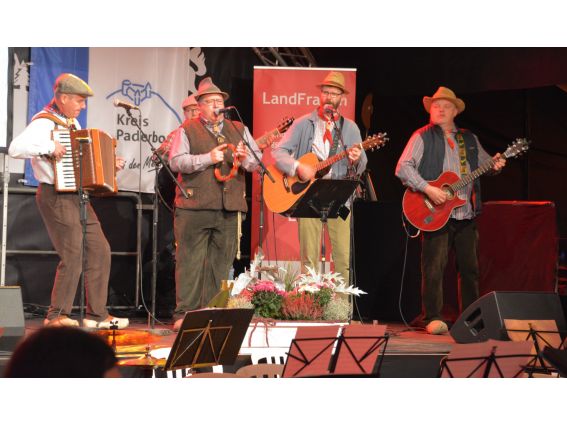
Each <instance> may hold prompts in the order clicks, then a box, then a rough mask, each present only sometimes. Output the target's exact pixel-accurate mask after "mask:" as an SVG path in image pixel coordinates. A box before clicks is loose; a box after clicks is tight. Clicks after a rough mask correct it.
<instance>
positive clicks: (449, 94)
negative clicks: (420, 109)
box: [423, 87, 465, 114]
mask: <svg viewBox="0 0 567 425" xmlns="http://www.w3.org/2000/svg"><path fill="white" fill-rule="evenodd" d="M437 99H444V100H448V101H449V102H451V103H452V104H453V105H455V106H456V107H457V113H458V114H460V113H461V112H463V111H464V110H465V102H463V101H462V100H461V99H459V98H458V97H457V96H455V93H454V92H453V90H451V89H448V88H447V87H439V88H438V89H437V91H436V92H435V94H434V95H433V96H431V97H429V96H424V97H423V106H424V107H425V110H426V111H427V112H428V113H429V110H430V109H431V104H432V103H433V101H434V100H437Z"/></svg>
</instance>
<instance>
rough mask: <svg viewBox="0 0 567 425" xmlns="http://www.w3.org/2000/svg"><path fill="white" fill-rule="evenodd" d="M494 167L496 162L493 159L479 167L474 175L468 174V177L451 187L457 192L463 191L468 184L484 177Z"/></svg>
mask: <svg viewBox="0 0 567 425" xmlns="http://www.w3.org/2000/svg"><path fill="white" fill-rule="evenodd" d="M493 166H494V160H493V159H492V158H490V159H489V160H488V161H486V162H485V163H484V164H482V165H481V166H480V167H478V168H477V169H476V170H474V171H473V172H472V173H470V174H467V175H466V176H464V177H463V178H461V179H460V180H459V181H458V182H455V183H453V184H452V185H451V188H452V189H453V190H455V191H457V190H461V189H462V188H463V187H465V186H466V185H467V184H469V183H471V182H473V181H474V180H476V179H478V178H479V177H480V176H482V175H483V174H485V173H486V172H488V171H490V170H491V169H492V167H493Z"/></svg>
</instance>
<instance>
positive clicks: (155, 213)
mask: <svg viewBox="0 0 567 425" xmlns="http://www.w3.org/2000/svg"><path fill="white" fill-rule="evenodd" d="M124 109H126V113H127V114H128V116H129V117H130V118H133V117H132V112H131V111H130V109H131V108H124ZM138 112H139V117H138V119H135V118H133V119H132V121H133V122H134V124H135V125H136V127H138V130H140V134H141V135H142V140H145V141H146V142H148V144H149V145H150V149H151V151H152V154H153V155H155V157H156V158H158V160H159V162H160V164H161V166H162V167H163V168H164V169H165V170H166V171H167V173H168V174H169V176H170V177H171V179H172V180H173V181H174V182H175V184H176V185H177V187H178V188H179V190H180V191H181V193H182V194H183V196H185V198H189V195H187V191H186V190H185V189H184V188H183V187H182V186H181V185H180V184H179V182H178V181H177V179H176V178H175V176H174V175H173V172H172V171H171V168H169V165H168V164H167V163H166V161H165V160H164V159H163V156H162V155H161V154H160V153H159V152H158V151H157V149H156V148H155V146H154V145H153V143H152V142H151V141H150V138H149V137H148V136H147V135H146V134H145V133H144V131H143V130H142V127H141V125H140V123H141V121H142V112H141V111H140V110H139V109H138ZM141 162H142V158H140V172H141V171H142V167H141ZM158 169H159V167H157V166H156V168H155V171H156V174H155V178H154V198H153V205H152V208H153V214H152V280H151V284H150V287H151V297H152V306H151V309H150V311H148V326H149V327H150V328H151V329H153V328H154V327H155V320H156V317H155V313H156V286H157V225H158V215H159V210H158V208H159V203H158V199H157V190H158V187H157V186H158ZM140 290H141V291H142V300H143V299H144V297H143V290H144V289H143V288H142V286H140ZM144 307H146V310H147V309H148V308H147V306H146V304H145V302H144Z"/></svg>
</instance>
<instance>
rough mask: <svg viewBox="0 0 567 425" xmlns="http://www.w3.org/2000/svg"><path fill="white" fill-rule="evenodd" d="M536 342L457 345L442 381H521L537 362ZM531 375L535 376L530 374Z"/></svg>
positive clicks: (444, 365)
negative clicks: (533, 350) (520, 377)
mask: <svg viewBox="0 0 567 425" xmlns="http://www.w3.org/2000/svg"><path fill="white" fill-rule="evenodd" d="M532 349H533V343H532V341H519V342H516V341H497V340H493V339H489V340H488V341H485V342H479V343H473V344H456V345H454V346H453V348H452V350H451V352H450V353H449V355H448V356H447V357H445V358H444V359H443V360H441V368H440V371H439V376H440V377H441V378H517V377H518V376H520V375H521V374H522V373H523V372H525V371H526V369H528V368H529V367H530V366H532V365H533V363H534V362H535V359H536V356H534V355H533V354H532ZM530 376H531V375H530Z"/></svg>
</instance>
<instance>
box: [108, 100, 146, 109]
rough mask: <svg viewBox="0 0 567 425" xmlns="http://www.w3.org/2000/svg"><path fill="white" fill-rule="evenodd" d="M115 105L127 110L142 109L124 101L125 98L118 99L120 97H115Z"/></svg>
mask: <svg viewBox="0 0 567 425" xmlns="http://www.w3.org/2000/svg"><path fill="white" fill-rule="evenodd" d="M114 106H115V107H117V108H124V109H126V110H127V111H129V110H130V109H136V110H138V111H139V110H140V108H139V107H138V106H136V105H132V104H131V103H128V102H124V101H123V100H118V99H114Z"/></svg>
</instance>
